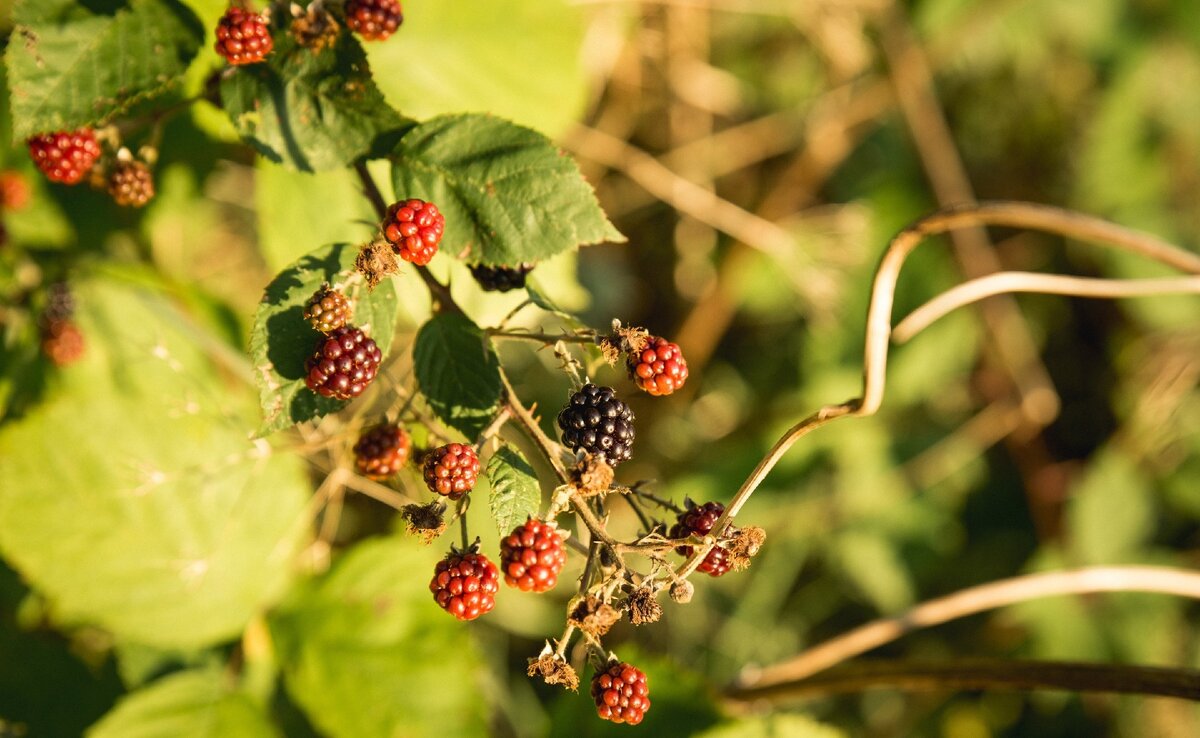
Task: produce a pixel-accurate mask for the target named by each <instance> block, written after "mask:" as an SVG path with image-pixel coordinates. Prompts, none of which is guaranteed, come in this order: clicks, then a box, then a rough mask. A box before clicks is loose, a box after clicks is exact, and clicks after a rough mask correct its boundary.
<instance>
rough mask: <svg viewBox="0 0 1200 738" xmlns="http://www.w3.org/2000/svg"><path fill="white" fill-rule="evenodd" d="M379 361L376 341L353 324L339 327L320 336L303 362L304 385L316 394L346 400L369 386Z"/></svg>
mask: <svg viewBox="0 0 1200 738" xmlns="http://www.w3.org/2000/svg"><path fill="white" fill-rule="evenodd" d="M381 361H383V352H381V351H380V350H379V346H377V345H375V341H373V340H372V339H371V338H369V337H368V336H367V334H365V333H363V332H362V331H361V330H359V329H358V328H355V327H354V326H352V325H346V326H342V327H341V328H337V329H335V330H334V331H333V332H331V333H330V334H329V335H328V336H322V337H321V340H320V341H319V342H318V343H317V349H316V351H315V352H314V353H313V355H312V356H310V357H309V359H308V361H307V362H306V363H305V366H304V370H305V372H307V375H306V376H305V377H304V383H305V384H306V385H307V386H308V388H309V389H310V390H312V391H313V392H316V393H317V394H319V395H324V396H325V397H333V398H335V399H338V400H349V399H351V398H353V397H358V396H359V395H361V394H362V393H363V390H365V389H366V388H367V385H369V384H371V381H372V380H374V379H375V374H376V373H377V372H378V371H379V364H380V362H381Z"/></svg>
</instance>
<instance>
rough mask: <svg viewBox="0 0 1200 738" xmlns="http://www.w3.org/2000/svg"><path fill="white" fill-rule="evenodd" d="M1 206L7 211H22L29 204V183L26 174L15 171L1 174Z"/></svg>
mask: <svg viewBox="0 0 1200 738" xmlns="http://www.w3.org/2000/svg"><path fill="white" fill-rule="evenodd" d="M0 204H2V205H3V206H4V209H5V210H21V209H23V208H24V207H25V206H26V205H28V204H29V183H28V182H26V181H25V175H24V174H21V173H20V172H17V171H13V170H9V171H6V172H0Z"/></svg>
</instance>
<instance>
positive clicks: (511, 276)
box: [469, 264, 534, 292]
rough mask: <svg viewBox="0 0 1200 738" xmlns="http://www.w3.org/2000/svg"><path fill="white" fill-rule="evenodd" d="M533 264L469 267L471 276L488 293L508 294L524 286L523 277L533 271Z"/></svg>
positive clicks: (476, 265) (475, 265) (477, 265)
mask: <svg viewBox="0 0 1200 738" xmlns="http://www.w3.org/2000/svg"><path fill="white" fill-rule="evenodd" d="M533 267H534V265H533V264H521V265H520V266H515V267H509V266H487V265H486V264H474V265H472V266H470V267H469V269H470V270H471V276H472V277H474V278H475V281H476V282H478V283H479V286H480V287H482V288H483V289H484V290H486V291H488V292H509V291H511V290H519V289H521V288H523V287H524V286H525V277H526V276H527V275H528V274H529V273H530V272H531V271H533Z"/></svg>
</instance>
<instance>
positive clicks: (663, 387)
mask: <svg viewBox="0 0 1200 738" xmlns="http://www.w3.org/2000/svg"><path fill="white" fill-rule="evenodd" d="M626 366H627V367H628V369H629V378H630V379H632V380H633V381H634V383H635V384H636V385H637V386H638V387H641V388H642V389H643V390H645V391H646V392H648V393H650V394H651V395H654V396H655V397H659V396H661V395H669V394H671V393H672V392H674V391H675V390H677V389H679V388H680V387H682V386H683V383H684V382H685V381H687V378H688V366H687V361H686V360H684V358H683V352H682V351H680V350H679V346H678V345H677V344H674V343H671V342H670V341H668V340H667V339H665V338H659V337H658V336H651V337H650V339H649V340H648V341H647V342H646V344H645V346H644V347H643V348H642V350H640V351H630V352H629V354H628V356H627V358H626Z"/></svg>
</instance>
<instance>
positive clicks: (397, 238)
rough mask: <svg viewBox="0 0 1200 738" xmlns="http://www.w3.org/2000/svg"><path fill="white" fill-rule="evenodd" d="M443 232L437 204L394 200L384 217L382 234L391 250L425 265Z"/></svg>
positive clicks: (434, 250) (443, 219)
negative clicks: (395, 201)
mask: <svg viewBox="0 0 1200 738" xmlns="http://www.w3.org/2000/svg"><path fill="white" fill-rule="evenodd" d="M445 231H446V218H445V216H443V215H442V214H441V213H440V212H438V209H437V205H434V204H433V203H431V202H425V201H424V200H417V199H415V198H414V199H409V200H403V201H401V202H397V203H393V204H392V206H391V207H389V208H388V210H387V216H386V217H385V218H384V219H383V237H384V238H386V239H387V242H388V243H390V244H391V245H392V251H395V252H396V254H397V255H398V256H399V257H400V258H401V259H404V260H405V261H410V262H412V263H413V264H416V265H417V266H424V265H425V264H428V263H429V261H430V260H431V259H433V255H434V254H436V253H437V250H438V243H440V242H441V240H442V234H443V233H444V232H445Z"/></svg>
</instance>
